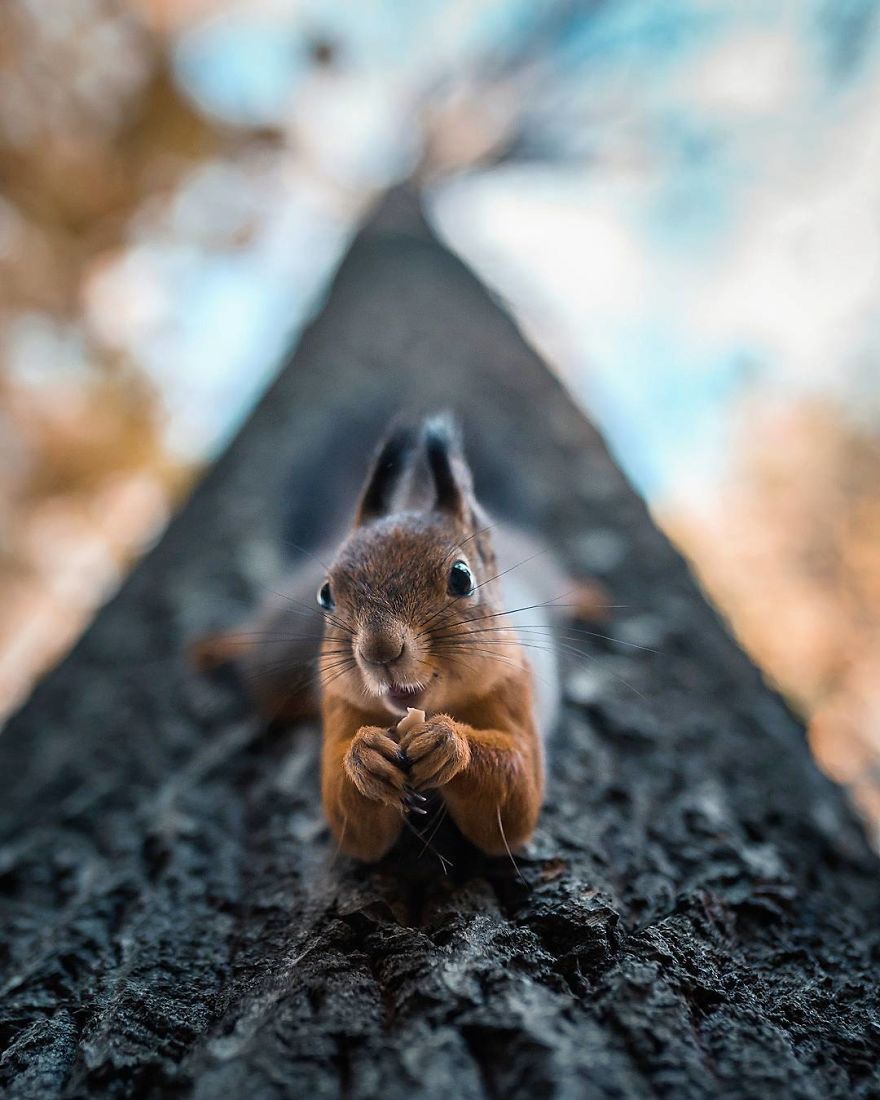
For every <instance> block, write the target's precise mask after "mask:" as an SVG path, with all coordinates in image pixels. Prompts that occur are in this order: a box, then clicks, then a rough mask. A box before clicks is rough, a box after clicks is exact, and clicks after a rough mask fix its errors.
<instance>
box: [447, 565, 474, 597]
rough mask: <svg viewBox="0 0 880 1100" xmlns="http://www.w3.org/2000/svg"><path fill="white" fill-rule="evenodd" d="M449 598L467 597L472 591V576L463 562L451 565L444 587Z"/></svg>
mask: <svg viewBox="0 0 880 1100" xmlns="http://www.w3.org/2000/svg"><path fill="white" fill-rule="evenodd" d="M446 588H447V591H448V592H449V595H450V596H469V595H470V594H471V592H473V590H474V575H473V573H471V571H470V569H468V567H467V564H466V563H465V562H463V561H457V562H454V563H453V566H452V568H451V569H450V570H449V583H448V584H447V586H446Z"/></svg>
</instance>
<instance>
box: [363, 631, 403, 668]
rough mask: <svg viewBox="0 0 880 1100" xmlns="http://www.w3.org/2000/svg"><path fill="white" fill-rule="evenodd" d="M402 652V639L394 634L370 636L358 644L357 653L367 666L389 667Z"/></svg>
mask: <svg viewBox="0 0 880 1100" xmlns="http://www.w3.org/2000/svg"><path fill="white" fill-rule="evenodd" d="M403 650H404V641H403V639H402V638H401V637H399V636H398V635H394V634H370V635H368V636H367V637H366V638H361V640H360V641H359V642H358V653H359V654H360V655H361V657H362V658H363V659H364V660H365V661H366V662H367V664H368V665H390V664H391V662H392V661H396V660H397V658H398V657H399V656H400V655H401V653H403Z"/></svg>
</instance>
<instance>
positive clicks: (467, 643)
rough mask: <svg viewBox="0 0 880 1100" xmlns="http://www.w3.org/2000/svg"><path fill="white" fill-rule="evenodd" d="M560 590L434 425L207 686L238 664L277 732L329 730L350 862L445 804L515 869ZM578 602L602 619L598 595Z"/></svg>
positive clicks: (547, 699)
mask: <svg viewBox="0 0 880 1100" xmlns="http://www.w3.org/2000/svg"><path fill="white" fill-rule="evenodd" d="M537 558H541V559H542V562H541V566H540V568H539V569H532V570H531V571H529V570H528V569H526V568H523V569H521V570H518V569H517V567H518V566H523V567H525V566H526V565H527V564H528V563H529V562H534V561H535V560H536V559H537ZM518 559H519V560H518ZM560 584H563V586H564V575H563V574H562V573H561V572H560V571H559V569H558V567H557V566H556V565H555V563H554V562H553V561H552V559H550V558H549V557H548V556H547V552H546V550H544V549H543V548H540V547H539V548H536V544H534V543H533V542H530V540H529V539H528V538H527V537H526V536H525V535H523V534H522V533H521V532H512V531H511V530H510V529H508V528H505V527H503V526H502V525H499V524H492V523H491V522H490V520H489V519H488V517H487V515H486V513H485V512H484V511H483V509H482V508H481V506H480V504H479V503H478V502H477V499H476V497H475V495H474V487H473V479H472V475H471V471H470V469H469V466H468V463H467V461H466V458H465V455H464V450H463V447H462V442H461V436H460V432H459V430H458V428H457V425H456V424H455V422H454V421H453V420H452V418H451V417H449V416H446V415H441V416H434V417H430V418H428V419H426V420H425V421H424V422H423V423H422V424H421V426H413V425H399V426H397V427H395V428H393V429H392V430H391V431H390V433H389V434H388V435H387V437H386V438H385V440H384V442H382V444H381V445H380V447H379V448H378V451H377V453H376V455H375V457H374V459H373V462H372V466H371V468H370V470H369V473H368V476H367V478H366V482H365V484H364V486H363V489H362V491H361V495H360V499H359V501H358V504H357V507H356V510H355V516H354V522H353V525H352V527H351V530H350V532H349V534H348V535H347V537H346V538H345V539H344V541H343V542H342V545H341V546H340V547H339V549H338V551H337V552H336V554H335V556H334V557H333V559H332V561H330V562H329V564H328V565H327V566H326V567H325V566H324V565H323V564H321V563H320V560H319V559H318V558H315V559H314V564H313V565H310V566H309V567H306V568H304V569H300V570H299V571H298V572H297V573H296V574H295V575H294V576H293V577H292V578H291V579H290V581H289V583H288V584H287V585H286V586H285V589H284V590H283V591H282V592H280V593H277V594H276V598H275V599H273V600H271V601H269V602H268V603H267V604H266V605H265V606H264V607H263V608H261V609H260V610H259V611H258V613H257V615H256V616H255V617H254V618H253V619H252V620H251V621H250V622H249V624H248V626H247V633H245V634H243V633H241V632H239V631H230V632H227V633H223V634H219V635H216V636H214V637H211V638H208V639H206V640H204V641H202V642H200V643H197V645H196V646H195V648H194V657H195V660H196V662H197V664H198V665H199V667H200V668H201V669H203V670H207V669H211V668H214V667H217V666H218V665H221V664H224V663H227V662H229V661H230V660H231V661H234V662H235V663H236V664H237V665H238V666H239V668H240V669H241V670H242V672H243V673H244V678H245V680H246V682H247V683H248V685H249V686H250V689H251V691H252V693H253V695H254V698H255V700H256V703H257V705H258V707H259V708H260V710H261V711H262V712H263V713H264V714H265V715H267V716H269V717H274V718H281V719H284V720H291V721H292V720H299V719H302V718H305V717H309V716H313V715H315V714H316V713H317V712H319V713H320V716H321V720H322V726H323V742H322V757H321V796H322V802H323V808H324V813H325V816H326V819H327V822H328V824H329V827H330V830H331V832H332V833H333V835H334V837H335V838H336V841H337V843H338V845H339V848H340V849H341V850H342V851H344V852H345V853H347V854H349V855H351V856H353V857H355V858H357V859H360V860H362V861H365V862H374V861H376V860H379V859H381V858H382V857H383V856H384V855H385V854H386V853H387V852H389V850H390V849H391V848H392V847H393V846H394V844H395V843H396V841H397V840H398V837H399V836H400V834H401V831H402V829H403V826H404V822H405V820H406V819H407V817H408V815H409V814H411V813H416V814H418V813H424V808H423V805H422V804H423V803H424V802H425V801H426V798H427V796H428V794H429V792H436V793H437V794H438V795H439V796H440V798H442V800H443V802H444V803H445V805H446V808H447V810H448V812H449V815H450V816H451V817H452V819H453V820H454V822H455V824H456V825H457V827H458V829H459V831H460V832H461V833H462V834H463V835H464V836H465V837H466V838H467V839H468V840H469V841H470V842H471V843H472V844H474V845H475V846H476V847H477V848H479V849H481V850H482V851H483V852H484V853H486V854H488V855H503V854H505V853H507V854H508V855H509V854H510V853H511V852H512V851H513V850H515V849H517V848H519V847H521V846H522V845H523V844H524V843H525V842H526V841H527V840H528V839H529V838H530V837H531V835H532V833H533V831H534V829H535V825H536V823H537V820H538V815H539V813H540V809H541V804H542V800H543V795H544V740H545V738H546V736H547V734H548V733H549V731H550V730H551V728H552V726H553V724H554V722H555V716H556V713H557V710H558V705H559V698H560V689H559V676H558V669H557V656H556V652H555V647H554V645H553V641H552V630H551V626H552V624H551V620H550V616H549V611H550V609H551V607H552V605H553V603H554V600H556V599H558V598H559V597H560V594H561V592H562V588H561V587H560ZM505 589H506V590H507V592H506V594H507V597H508V599H511V597H512V599H513V602H508V603H505V595H504V590H505ZM309 590H310V591H311V593H312V596H311V600H312V601H314V600H315V597H314V593H315V592H317V601H316V603H315V602H307V600H308V597H307V596H306V593H307V592H309ZM577 591H578V593H579V597H578V598H579V600H580V607H581V610H582V611H585V613H586V614H587V615H591V614H592V612H594V611H595V608H596V604H595V595H596V592H595V589H590V587H589V585H587V586H581V587H580V588H578V589H577ZM514 593H515V595H514ZM321 619H323V624H322V623H321V621H320V620H321ZM316 689H317V690H316Z"/></svg>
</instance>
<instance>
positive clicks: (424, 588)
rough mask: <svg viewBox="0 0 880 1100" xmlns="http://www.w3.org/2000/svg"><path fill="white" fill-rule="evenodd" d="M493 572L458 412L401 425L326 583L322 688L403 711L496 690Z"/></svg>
mask: <svg viewBox="0 0 880 1100" xmlns="http://www.w3.org/2000/svg"><path fill="white" fill-rule="evenodd" d="M402 500H403V501H405V503H404V505H403V506H401V505H400V503H399V502H401V501H402ZM497 573H498V569H497V566H496V564H495V555H494V552H493V550H492V540H491V538H490V528H489V525H488V524H487V522H486V519H485V516H484V515H483V513H482V511H481V509H480V508H479V506H478V504H477V502H476V499H475V497H474V492H473V484H472V479H471V473H470V470H469V468H468V465H467V462H466V460H465V457H464V453H463V451H462V447H461V442H460V438H459V434H458V431H457V430H456V428H455V425H454V424H453V422H452V421H451V420H450V419H449V418H448V417H434V418H431V419H429V420H427V421H426V422H425V424H424V425H423V427H422V428H421V430H420V431H419V430H415V429H413V428H411V427H403V428H398V429H396V430H395V431H393V432H392V434H391V435H390V436H389V437H388V438H387V439H386V440H385V442H384V443H383V444H382V446H381V447H380V448H379V451H378V453H377V454H376V457H375V459H374V461H373V465H372V468H371V470H370V472H369V475H368V477H367V480H366V483H365V485H364V488H363V490H362V493H361V498H360V502H359V504H358V508H357V512H356V516H355V522H354V526H353V528H352V530H351V532H350V534H349V536H348V538H347V539H346V540H345V542H344V543H343V544H342V546H341V547H340V550H339V552H338V554H337V555H336V558H335V559H334V561H333V563H332V566H331V568H330V570H329V573H328V575H327V577H326V579H325V580H324V582H323V584H322V585H321V587H320V589H319V591H318V603H319V605H320V606H321V608H322V609H323V611H324V614H325V630H324V645H323V647H322V655H321V674H322V675H321V679H322V683H323V685H324V690H325V691H328V692H331V693H333V694H335V695H339V696H342V697H344V698H346V699H347V700H348V701H349V702H350V703H351V704H353V705H355V706H361V707H365V706H370V705H371V706H373V707H374V706H375V704H376V702H377V701H378V702H380V703H381V705H382V706H383V707H384V709H385V710H386V711H387V712H388V713H389V714H390V715H394V716H395V717H400V716H402V715H403V714H405V713H406V708H407V707H408V706H409V707H419V708H422V709H429V710H435V711H436V710H438V709H443V708H445V707H446V706H448V705H449V704H450V703H451V702H452V701H454V700H465V699H467V698H468V697H470V696H471V695H473V694H475V693H477V691H479V692H482V691H484V690H487V689H489V688H490V687H491V686H492V684H493V683H495V682H496V681H497V680H498V679H499V678H501V677H502V676H504V675H505V674H506V673H507V672H509V667H510V663H512V662H511V661H510V657H509V656H507V651H508V647H509V646H510V645H511V644H512V642H513V638H512V632H511V631H510V630H509V629H507V628H506V627H505V626H504V625H503V623H504V618H503V616H501V615H500V614H499V612H500V611H501V608H500V605H499V604H498V600H499V598H500V596H499V592H498V582H497Z"/></svg>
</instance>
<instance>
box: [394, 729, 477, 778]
mask: <svg viewBox="0 0 880 1100" xmlns="http://www.w3.org/2000/svg"><path fill="white" fill-rule="evenodd" d="M400 747H401V749H402V750H403V752H404V755H405V757H406V760H407V763H408V764H409V774H408V776H407V779H408V782H409V785H410V786H411V787H413V788H414V789H415V790H417V791H419V790H425V789H426V788H429V787H442V786H443V785H444V783H448V782H449V781H450V779H453V778H454V777H455V776H456V775H458V773H459V772H460V771H461V770H462V769H463V768H466V767H467V766H468V764H469V763H470V759H471V750H470V746H469V745H468V743H467V738H465V737H463V736H462V735H461V734H460V733H459V732H458V730H457V729H456V728H455V724H454V722H453V721H452V719H451V718H448V717H447V716H446V715H445V714H435V715H434V717H433V718H429V719H428V720H427V721H426V722H421V723H419V725H417V726H413V727H412V729H410V730H407V731H406V733H404V734H402V735H401V739H400Z"/></svg>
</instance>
